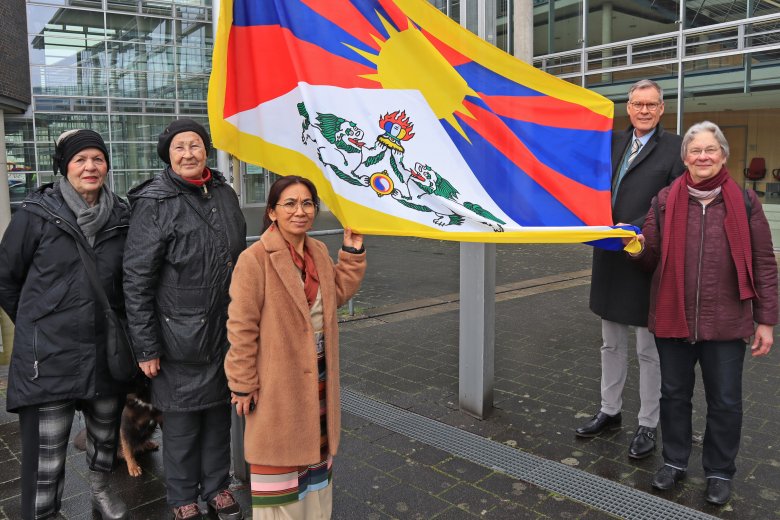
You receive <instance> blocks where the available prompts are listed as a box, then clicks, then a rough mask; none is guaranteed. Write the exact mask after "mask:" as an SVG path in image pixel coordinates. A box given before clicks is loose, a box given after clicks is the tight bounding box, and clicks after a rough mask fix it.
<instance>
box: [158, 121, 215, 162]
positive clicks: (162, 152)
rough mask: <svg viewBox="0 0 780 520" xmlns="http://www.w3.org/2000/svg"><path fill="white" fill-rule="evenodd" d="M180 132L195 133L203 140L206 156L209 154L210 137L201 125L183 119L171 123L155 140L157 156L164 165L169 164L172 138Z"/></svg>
mask: <svg viewBox="0 0 780 520" xmlns="http://www.w3.org/2000/svg"><path fill="white" fill-rule="evenodd" d="M182 132H195V133H196V134H198V135H199V136H200V138H201V139H203V145H204V146H205V147H206V155H208V154H209V153H211V137H209V133H208V132H207V131H206V129H205V128H204V127H203V125H202V124H200V123H198V122H197V121H194V120H192V119H188V118H184V119H177V120H176V121H173V122H172V123H171V124H169V125H168V127H167V128H166V129H165V130H163V131H162V133H161V134H160V137H158V138H157V155H159V156H160V159H162V160H163V161H165V164H171V156H170V150H169V149H170V147H171V141H172V140H173V136H175V135H176V134H180V133H182Z"/></svg>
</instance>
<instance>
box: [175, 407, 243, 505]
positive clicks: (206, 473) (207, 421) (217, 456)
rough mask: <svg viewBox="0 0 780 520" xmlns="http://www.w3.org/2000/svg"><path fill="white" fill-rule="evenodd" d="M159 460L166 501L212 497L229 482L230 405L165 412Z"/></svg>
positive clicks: (190, 501)
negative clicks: (165, 489) (161, 457)
mask: <svg viewBox="0 0 780 520" xmlns="http://www.w3.org/2000/svg"><path fill="white" fill-rule="evenodd" d="M162 432H163V463H164V464H165V485H166V487H167V491H168V504H169V505H170V506H171V507H179V506H183V505H186V504H191V503H193V502H197V501H198V496H200V497H201V498H203V500H205V501H209V500H211V499H212V498H214V497H215V496H216V495H217V493H219V492H220V491H222V490H224V489H227V488H228V486H229V484H230V406H229V405H228V404H225V405H224V406H223V405H220V406H215V407H212V408H207V409H205V410H198V411H194V412H165V413H164V420H163V426H162Z"/></svg>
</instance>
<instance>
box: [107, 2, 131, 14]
mask: <svg viewBox="0 0 780 520" xmlns="http://www.w3.org/2000/svg"><path fill="white" fill-rule="evenodd" d="M106 5H107V7H108V9H109V10H111V11H130V12H131V13H134V12H137V11H138V7H139V5H138V2H137V1H136V0H108V2H107V3H106Z"/></svg>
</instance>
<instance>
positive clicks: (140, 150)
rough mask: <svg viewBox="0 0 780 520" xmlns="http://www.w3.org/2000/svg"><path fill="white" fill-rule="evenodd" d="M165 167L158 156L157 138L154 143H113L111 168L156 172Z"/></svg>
mask: <svg viewBox="0 0 780 520" xmlns="http://www.w3.org/2000/svg"><path fill="white" fill-rule="evenodd" d="M162 167H163V163H162V160H161V159H160V158H159V157H158V156H157V136H155V137H154V143H111V168H112V169H116V170H143V171H144V173H149V172H156V171H158V170H161V169H162Z"/></svg>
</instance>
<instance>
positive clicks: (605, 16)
mask: <svg viewBox="0 0 780 520" xmlns="http://www.w3.org/2000/svg"><path fill="white" fill-rule="evenodd" d="M586 39H587V36H586ZM601 43H602V44H607V43H612V2H606V3H604V5H602V6H601ZM611 56H612V49H604V54H603V59H602V61H601V64H602V66H604V67H611V66H612V60H611V59H609V58H610V57H611ZM601 81H603V82H604V83H611V82H612V73H611V72H606V73H604V74H602V75H601Z"/></svg>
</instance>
